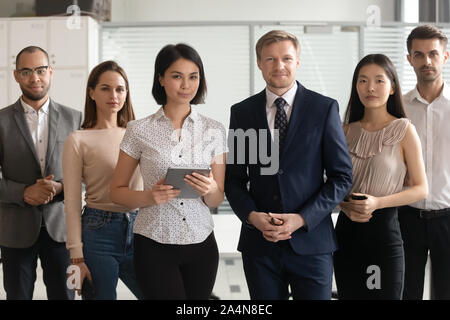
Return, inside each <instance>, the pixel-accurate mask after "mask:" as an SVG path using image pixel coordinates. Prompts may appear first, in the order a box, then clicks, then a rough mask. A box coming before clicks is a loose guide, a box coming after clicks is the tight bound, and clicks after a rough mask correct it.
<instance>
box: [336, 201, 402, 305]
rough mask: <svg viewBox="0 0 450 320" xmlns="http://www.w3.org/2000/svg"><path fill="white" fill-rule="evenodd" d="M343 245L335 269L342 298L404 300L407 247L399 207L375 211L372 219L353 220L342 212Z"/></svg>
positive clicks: (339, 236) (340, 232) (338, 232)
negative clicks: (398, 215) (403, 238)
mask: <svg viewBox="0 0 450 320" xmlns="http://www.w3.org/2000/svg"><path fill="white" fill-rule="evenodd" d="M336 236H337V239H338V245H339V249H338V250H337V251H336V252H335V253H334V256H333V258H334V272H335V279H336V286H337V291H338V298H339V300H360V299H363V300H400V299H402V291H403V281H404V270H405V261H404V250H403V246H402V239H401V235H400V227H399V223H398V218H397V208H384V209H380V210H377V211H375V212H373V216H372V218H371V220H370V221H369V222H365V223H359V222H354V221H351V220H350V219H349V218H348V217H347V216H346V215H345V213H343V212H341V213H339V217H338V221H337V223H336Z"/></svg>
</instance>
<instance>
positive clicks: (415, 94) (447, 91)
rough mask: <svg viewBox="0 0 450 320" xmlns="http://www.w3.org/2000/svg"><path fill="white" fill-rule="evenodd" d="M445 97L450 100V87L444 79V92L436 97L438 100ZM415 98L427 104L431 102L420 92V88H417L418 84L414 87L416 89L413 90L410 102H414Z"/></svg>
mask: <svg viewBox="0 0 450 320" xmlns="http://www.w3.org/2000/svg"><path fill="white" fill-rule="evenodd" d="M441 97H443V98H444V99H446V100H447V101H450V87H449V86H448V85H447V83H446V82H445V81H444V87H443V88H442V92H441V93H440V95H439V97H437V98H436V100H438V99H440V98H441ZM414 99H417V100H418V101H420V102H423V103H425V104H429V103H428V102H427V101H426V100H425V99H424V98H422V96H421V95H420V93H419V90H417V85H416V86H415V87H414V89H413V90H412V91H411V94H410V95H409V102H413V101H414Z"/></svg>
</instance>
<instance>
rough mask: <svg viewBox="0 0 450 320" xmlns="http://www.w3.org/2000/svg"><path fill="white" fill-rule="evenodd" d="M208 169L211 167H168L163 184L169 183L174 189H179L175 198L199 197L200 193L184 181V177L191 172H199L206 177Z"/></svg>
mask: <svg viewBox="0 0 450 320" xmlns="http://www.w3.org/2000/svg"><path fill="white" fill-rule="evenodd" d="M210 171H211V168H207V169H205V168H203V169H198V168H169V169H167V173H166V178H165V179H164V182H163V184H167V185H171V186H173V187H174V188H175V189H179V190H181V192H180V194H179V195H178V197H177V198H183V199H195V198H198V197H200V195H199V194H198V193H197V191H195V190H194V189H193V188H192V187H191V186H190V185H188V184H187V183H186V181H184V177H185V176H186V175H188V174H189V175H192V173H193V172H197V173H200V174H202V175H204V176H206V177H207V176H208V175H209V172H210Z"/></svg>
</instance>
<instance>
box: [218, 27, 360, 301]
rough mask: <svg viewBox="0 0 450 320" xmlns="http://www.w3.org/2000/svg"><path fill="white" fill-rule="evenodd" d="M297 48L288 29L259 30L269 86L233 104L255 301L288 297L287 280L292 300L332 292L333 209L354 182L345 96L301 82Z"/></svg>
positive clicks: (232, 166) (245, 253)
mask: <svg viewBox="0 0 450 320" xmlns="http://www.w3.org/2000/svg"><path fill="white" fill-rule="evenodd" d="M299 53H300V45H299V42H298V40H297V38H296V37H295V36H294V35H292V34H289V33H287V32H285V31H277V30H275V31H270V32H268V33H267V34H265V35H264V36H263V37H261V39H259V41H258V43H257V44H256V54H257V62H258V67H259V69H260V70H261V71H262V75H263V77H264V80H265V81H266V89H265V90H263V91H262V92H260V93H258V94H256V95H254V96H252V97H250V98H248V99H246V100H244V101H242V102H240V103H237V104H236V105H234V106H232V108H231V119H230V136H229V143H230V153H229V157H228V159H227V170H226V182H225V192H226V196H227V198H228V201H229V203H230V205H231V207H232V209H233V211H234V212H235V213H236V214H237V216H238V217H239V219H240V220H241V221H242V227H241V234H240V239H239V245H238V250H239V251H240V252H241V253H242V260H243V264H244V271H245V277H246V280H247V285H248V288H249V292H250V296H251V298H252V299H287V298H288V297H289V290H288V287H289V286H290V288H291V292H292V295H293V298H294V299H331V286H332V275H333V256H332V255H333V252H334V251H335V250H336V247H337V244H336V238H335V234H334V228H333V222H332V219H331V212H332V210H333V208H334V207H336V206H337V204H338V203H339V202H340V201H342V200H343V198H344V197H345V195H346V194H347V193H348V192H349V190H350V187H351V184H352V164H351V160H350V156H349V154H348V150H347V144H346V142H345V137H344V134H343V131H342V125H341V120H340V117H339V110H338V108H339V107H338V103H337V102H336V101H335V100H333V99H331V98H328V97H325V96H322V95H320V94H318V93H315V92H313V91H310V90H308V89H306V88H305V87H303V86H302V85H301V84H300V83H299V82H297V81H295V74H296V71H297V68H298V66H299V64H300V59H299V55H300V54H299ZM239 132H240V134H238V133H239ZM242 132H244V133H245V134H242ZM255 132H257V133H256V134H255ZM252 133H254V134H253V135H254V137H253V136H252ZM264 133H267V134H266V135H265V134H264ZM239 140H241V141H239ZM242 140H244V142H243V141H242ZM255 142H257V143H255ZM240 143H241V145H244V146H245V148H242V149H240V150H236V149H235V148H234V147H235V146H237V145H239V144H240ZM256 146H257V147H256ZM255 152H257V153H258V155H257V156H255V155H254V154H252V153H255ZM278 154H279V156H277V155H278ZM267 155H269V156H270V159H272V163H268V161H267V159H268V158H267ZM274 155H275V157H274ZM255 159H257V160H256V161H255ZM274 161H275V162H276V163H275V164H274V163H273V162H274ZM274 167H275V169H277V170H275V173H274V172H270V171H274V170H273V168H274ZM271 168H272V169H271Z"/></svg>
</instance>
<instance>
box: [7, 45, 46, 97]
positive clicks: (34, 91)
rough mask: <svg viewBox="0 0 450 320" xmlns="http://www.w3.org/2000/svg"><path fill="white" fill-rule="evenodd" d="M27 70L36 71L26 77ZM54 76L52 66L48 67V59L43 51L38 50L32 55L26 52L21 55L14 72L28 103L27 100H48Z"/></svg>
mask: <svg viewBox="0 0 450 320" xmlns="http://www.w3.org/2000/svg"><path fill="white" fill-rule="evenodd" d="M39 67H47V68H39ZM36 68H38V69H36ZM27 70H28V71H30V70H35V71H32V72H31V74H29V75H26V73H27V72H26V71H27ZM38 70H39V71H38ZM28 73H29V72H28ZM52 74H53V70H52V68H51V67H50V66H48V61H47V57H46V55H45V54H44V53H43V52H42V51H40V50H36V51H34V52H32V53H29V52H24V53H22V54H21V56H20V58H19V60H18V63H17V66H16V70H14V78H15V79H16V82H17V83H18V84H19V86H20V89H21V90H22V94H23V97H24V100H25V102H27V100H28V101H40V100H42V101H45V100H47V98H48V90H49V89H50V83H51V78H52Z"/></svg>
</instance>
